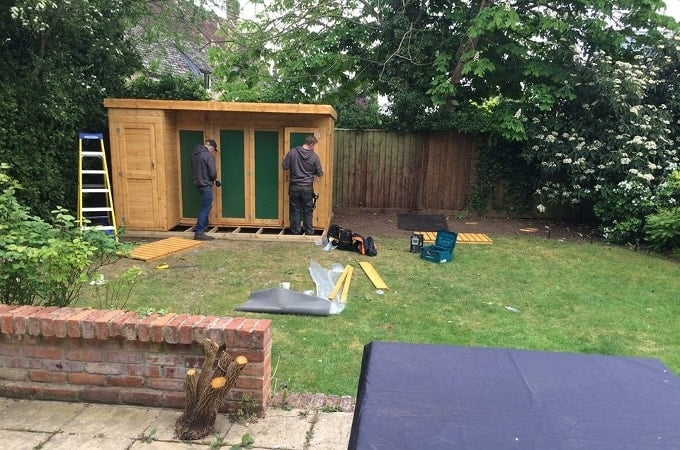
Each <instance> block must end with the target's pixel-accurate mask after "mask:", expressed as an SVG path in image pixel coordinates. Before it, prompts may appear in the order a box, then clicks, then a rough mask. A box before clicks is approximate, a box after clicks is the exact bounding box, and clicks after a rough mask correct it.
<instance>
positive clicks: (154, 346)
mask: <svg viewBox="0 0 680 450" xmlns="http://www.w3.org/2000/svg"><path fill="white" fill-rule="evenodd" d="M0 332H1V333H2V334H1V335H0V396H5V397H18V398H33V399H42V400H63V401H83V402H100V403H110V404H133V405H147V406H156V407H159V406H160V407H169V408H183V407H184V387H183V385H184V378H185V376H186V373H187V370H188V369H190V368H200V367H201V364H202V363H203V360H204V355H203V346H202V343H203V341H204V340H205V339H206V338H210V340H212V341H213V342H216V343H218V344H219V345H220V346H226V351H227V352H229V354H231V356H232V357H236V356H238V355H244V356H246V357H247V358H248V365H247V366H246V368H245V369H244V371H243V372H242V373H241V375H240V376H239V378H238V380H237V382H236V385H235V386H234V387H233V388H232V389H231V390H230V391H229V394H228V395H227V398H226V401H225V405H224V407H223V408H222V409H223V410H224V411H235V410H237V409H238V408H240V407H242V406H243V403H242V402H241V401H240V400H241V398H243V397H244V396H246V395H247V396H248V397H249V398H250V399H252V401H253V402H254V405H252V406H254V409H256V411H257V412H258V413H259V414H263V413H264V410H265V409H266V406H267V400H268V398H269V394H270V390H271V385H270V375H271V344H272V340H271V337H272V335H271V321H270V320H258V319H244V318H231V317H216V316H200V315H189V314H164V315H160V314H153V315H151V316H149V317H145V318H140V317H138V316H137V314H136V313H134V312H131V311H121V310H115V311H109V310H97V309H82V308H57V307H37V306H10V305H3V304H0Z"/></svg>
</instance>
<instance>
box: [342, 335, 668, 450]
mask: <svg viewBox="0 0 680 450" xmlns="http://www.w3.org/2000/svg"><path fill="white" fill-rule="evenodd" d="M349 448H350V449H385V450H388V449H389V450H395V449H414V450H421V449H428V450H432V449H468V450H485V449H489V450H502V449H535V450H561V449H565V450H566V449H569V450H571V449H593V450H608V449H611V450H633V449H636V450H655V449H669V450H670V449H674V450H677V449H680V379H679V378H678V377H677V376H676V375H675V374H674V373H672V372H671V371H670V369H668V368H667V367H666V366H664V365H663V364H662V363H661V362H660V361H658V360H656V359H647V358H629V357H618V356H603V355H585V354H571V353H552V352H539V351H525V350H509V349H492V348H471V347H450V346H438V345H420V344H401V343H388V342H373V343H371V344H368V345H367V346H366V347H365V348H364V355H363V362H362V367H361V375H360V380H359V386H358V392H357V404H356V408H355V412H354V419H353V423H352V431H351V436H350V445H349Z"/></svg>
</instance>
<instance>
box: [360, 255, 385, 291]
mask: <svg viewBox="0 0 680 450" xmlns="http://www.w3.org/2000/svg"><path fill="white" fill-rule="evenodd" d="M359 265H360V266H361V268H362V269H364V272H365V273H366V276H368V279H369V280H371V283H373V286H375V288H376V289H389V288H388V287H387V284H385V282H384V281H383V279H382V278H380V275H378V272H377V271H376V270H375V268H374V267H373V264H371V263H370V262H367V261H360V262H359Z"/></svg>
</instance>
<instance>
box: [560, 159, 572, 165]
mask: <svg viewBox="0 0 680 450" xmlns="http://www.w3.org/2000/svg"><path fill="white" fill-rule="evenodd" d="M562 162H563V163H564V164H571V158H564V159H563V160H562Z"/></svg>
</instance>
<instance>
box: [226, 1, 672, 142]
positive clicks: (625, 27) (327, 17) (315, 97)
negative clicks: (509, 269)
mask: <svg viewBox="0 0 680 450" xmlns="http://www.w3.org/2000/svg"><path fill="white" fill-rule="evenodd" d="M266 5H267V6H266V8H264V9H263V11H262V12H261V13H260V14H259V15H258V16H257V18H256V19H255V20H253V21H246V22H244V24H243V26H242V28H241V29H240V30H238V31H239V33H236V32H232V33H231V34H230V35H229V37H228V38H227V40H229V41H230V43H231V46H229V47H228V48H227V49H226V50H225V51H224V52H219V53H218V52H216V53H215V55H214V57H215V60H216V62H217V64H218V70H216V75H220V76H222V77H223V79H224V83H223V84H222V85H221V86H220V88H221V90H222V91H223V92H224V93H225V94H224V95H225V96H226V98H229V99H234V98H236V97H235V94H238V95H240V96H241V97H247V98H249V99H252V100H260V101H264V100H267V101H272V100H274V101H281V100H285V101H291V102H298V101H306V102H318V101H326V102H329V103H332V104H336V103H338V104H340V103H342V102H343V101H347V100H348V99H354V98H356V97H357V95H358V93H359V92H361V93H364V94H371V95H374V96H377V95H384V96H387V97H388V98H389V100H390V103H391V109H390V116H391V119H392V124H393V125H392V126H393V127H395V128H414V127H415V128H422V129H459V130H460V131H471V132H496V133H500V134H501V135H503V136H504V137H506V138H509V139H520V140H521V139H524V138H525V130H524V126H523V124H522V121H521V120H519V119H520V118H519V117H515V115H516V112H517V111H518V110H519V109H521V108H523V107H525V105H532V106H533V105H537V106H538V107H539V108H540V109H542V110H548V109H550V108H552V107H553V106H555V105H558V104H559V102H561V101H563V100H565V99H566V100H568V99H570V98H573V96H574V93H573V85H572V81H573V73H574V69H575V66H577V65H579V64H581V63H583V62H585V61H587V60H588V57H589V55H591V54H593V52H595V51H606V52H607V53H608V54H612V55H618V54H625V53H626V52H627V48H628V47H630V46H634V45H635V44H636V43H637V42H640V41H645V40H652V39H654V38H655V37H656V36H658V32H657V31H656V29H657V26H659V25H668V24H669V23H670V22H669V21H670V19H668V18H663V17H661V16H659V15H658V14H657V13H656V11H657V10H658V9H659V8H660V7H661V6H662V5H663V1H662V0H642V1H637V0H618V1H616V2H608V1H603V0H580V1H545V0H474V1H468V0H435V1H433V2H425V3H423V2H416V1H413V0H406V1H389V2H376V1H370V0H366V1H354V0H349V1H342V2H332V1H325V2H322V3H318V2H311V1H308V0H295V1H285V2H284V1H271V2H267V3H266ZM624 44H625V45H624ZM494 98H496V99H498V100H499V101H497V102H496V106H495V107H494V108H492V109H488V108H487V109H480V105H482V104H484V103H485V102H488V101H489V100H490V99H494ZM461 124H462V129H461Z"/></svg>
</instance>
